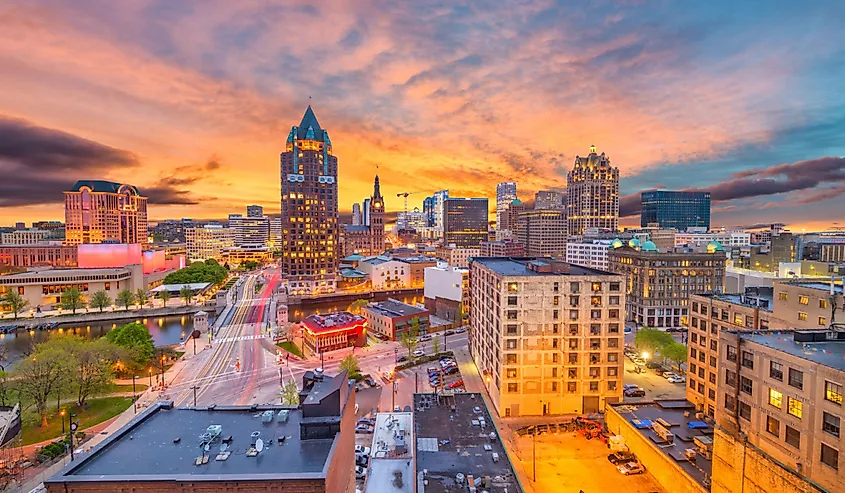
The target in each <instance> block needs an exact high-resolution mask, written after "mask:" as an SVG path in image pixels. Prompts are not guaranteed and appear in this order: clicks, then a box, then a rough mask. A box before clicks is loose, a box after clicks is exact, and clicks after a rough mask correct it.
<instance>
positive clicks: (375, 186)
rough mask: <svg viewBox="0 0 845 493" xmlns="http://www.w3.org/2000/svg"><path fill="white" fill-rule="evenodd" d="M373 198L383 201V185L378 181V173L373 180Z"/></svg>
mask: <svg viewBox="0 0 845 493" xmlns="http://www.w3.org/2000/svg"><path fill="white" fill-rule="evenodd" d="M373 200H374V201H375V200H379V201H381V185H380V184H379V181H378V175H376V179H375V181H374V182H373Z"/></svg>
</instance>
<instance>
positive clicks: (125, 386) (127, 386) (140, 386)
mask: <svg viewBox="0 0 845 493" xmlns="http://www.w3.org/2000/svg"><path fill="white" fill-rule="evenodd" d="M141 380H143V381H144V383H141ZM147 387H149V379H146V378H144V379H141V378H139V379H138V381H137V382H135V392H137V393H139V394H140V393H141V392H143V391H145V390H147ZM118 392H132V384H131V383H121V384H117V383H113V384H111V385H109V386H108V387H106V391H105V392H103V394H116V393H118Z"/></svg>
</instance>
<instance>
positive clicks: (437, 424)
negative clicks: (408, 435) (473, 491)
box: [414, 393, 523, 493]
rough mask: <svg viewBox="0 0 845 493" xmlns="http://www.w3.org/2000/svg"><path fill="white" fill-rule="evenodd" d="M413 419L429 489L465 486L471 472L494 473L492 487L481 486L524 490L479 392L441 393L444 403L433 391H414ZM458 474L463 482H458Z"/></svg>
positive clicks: (442, 491) (497, 491)
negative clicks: (494, 455) (431, 392)
mask: <svg viewBox="0 0 845 493" xmlns="http://www.w3.org/2000/svg"><path fill="white" fill-rule="evenodd" d="M482 420H483V426H482ZM414 421H415V423H414V426H415V429H414V432H415V433H416V450H415V454H416V462H417V473H418V474H419V473H420V472H422V471H423V470H425V471H427V472H426V475H425V480H426V481H428V483H427V484H426V485H425V492H426V493H452V492H459V491H467V484H466V481H467V479H466V477H467V476H469V475H472V476H473V477H474V478H481V479H482V480H483V479H484V478H485V477H489V478H490V484H489V486H488V485H482V484H481V483H479V484H478V485H477V486H478V487H477V491H488V492H490V493H505V490H507V491H508V493H521V492H522V491H523V490H522V486H521V485H520V484H519V481H518V480H517V477H516V474H515V473H514V471H513V467H512V466H511V463H510V460H508V455H507V452H505V449H504V447H503V446H502V442H501V440H500V439H499V436H498V433H497V432H496V426H495V424H494V422H493V419H492V418H491V417H490V413H489V412H488V411H487V407H486V406H485V405H484V400H483V399H482V398H481V394H477V393H457V394H452V395H450V396H441V397H440V402H438V400H437V398H436V397H435V395H434V394H414ZM491 434H492V435H493V437H494V438H490V435H491ZM493 454H498V457H499V460H498V462H494V461H493ZM459 473H460V474H463V475H464V478H465V479H464V484H463V485H458V484H456V477H457V474H459Z"/></svg>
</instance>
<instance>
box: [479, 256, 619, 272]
mask: <svg viewBox="0 0 845 493" xmlns="http://www.w3.org/2000/svg"><path fill="white" fill-rule="evenodd" d="M534 261H539V262H549V261H550V259H547V258H539V257H538V258H534V257H475V259H473V262H475V263H479V264H481V265H483V266H485V267H487V268H488V269H490V270H492V271H494V272H496V273H497V274H501V275H503V276H595V275H618V274H613V273H611V272H607V271H603V270H599V269H592V268H590V267H583V266H580V265H575V264H570V267H569V272H568V273H565V272H537V271H535V270H531V269H529V268H528V263H529V262H534Z"/></svg>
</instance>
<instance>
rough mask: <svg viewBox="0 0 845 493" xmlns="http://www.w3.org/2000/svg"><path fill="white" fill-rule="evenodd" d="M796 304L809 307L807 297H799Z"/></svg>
mask: <svg viewBox="0 0 845 493" xmlns="http://www.w3.org/2000/svg"><path fill="white" fill-rule="evenodd" d="M798 304H799V305H809V304H810V298H809V297H807V296H799V297H798Z"/></svg>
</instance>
